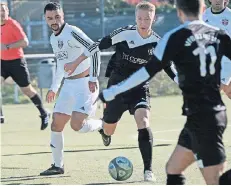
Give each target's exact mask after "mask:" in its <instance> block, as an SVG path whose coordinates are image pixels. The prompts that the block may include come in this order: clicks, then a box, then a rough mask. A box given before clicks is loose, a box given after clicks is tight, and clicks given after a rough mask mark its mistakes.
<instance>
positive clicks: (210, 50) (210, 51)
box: [193, 46, 217, 77]
mask: <svg viewBox="0 0 231 186" xmlns="http://www.w3.org/2000/svg"><path fill="white" fill-rule="evenodd" d="M193 54H194V55H195V56H198V55H199V59H200V72H201V76H202V77H205V76H206V74H207V70H206V57H207V55H210V58H211V61H210V64H209V74H211V75H213V74H215V63H216V61H217V55H216V51H215V48H214V46H208V47H207V48H203V47H198V48H196V49H195V50H194V51H193Z"/></svg>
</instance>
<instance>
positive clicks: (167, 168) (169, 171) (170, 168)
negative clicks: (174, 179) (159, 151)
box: [165, 160, 184, 175]
mask: <svg viewBox="0 0 231 186" xmlns="http://www.w3.org/2000/svg"><path fill="white" fill-rule="evenodd" d="M165 172H166V174H171V175H175V174H183V173H184V171H183V170H177V169H176V166H174V163H172V162H171V161H170V160H169V161H168V162H167V163H166V165H165Z"/></svg>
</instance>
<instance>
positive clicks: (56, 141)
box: [40, 113, 70, 176]
mask: <svg viewBox="0 0 231 186" xmlns="http://www.w3.org/2000/svg"><path fill="white" fill-rule="evenodd" d="M69 120H70V115H67V114H63V113H54V114H53V121H52V123H51V141H50V147H51V151H52V159H53V163H52V165H51V167H50V168H48V169H47V170H45V171H43V172H41V173H40V175H41V176H49V175H56V174H64V161H63V158H64V155H63V148H64V136H63V129H64V127H65V125H66V123H67V122H68V121H69Z"/></svg>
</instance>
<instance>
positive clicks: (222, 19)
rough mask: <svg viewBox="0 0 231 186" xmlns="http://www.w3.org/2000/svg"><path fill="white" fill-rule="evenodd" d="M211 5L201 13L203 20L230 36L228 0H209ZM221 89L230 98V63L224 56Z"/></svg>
mask: <svg viewBox="0 0 231 186" xmlns="http://www.w3.org/2000/svg"><path fill="white" fill-rule="evenodd" d="M209 2H210V4H211V6H210V7H209V8H207V9H206V10H205V12H204V14H203V20H204V21H205V22H206V23H208V24H210V25H213V26H216V27H218V28H220V29H223V30H225V31H226V32H227V33H228V34H229V36H230V37H231V10H230V9H229V8H228V7H227V6H228V3H229V1H228V0H209ZM221 89H222V90H223V91H224V92H225V93H226V95H227V96H228V97H229V98H230V99H231V63H230V62H229V59H227V58H226V57H224V58H223V60H222V70H221Z"/></svg>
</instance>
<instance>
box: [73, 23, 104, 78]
mask: <svg viewBox="0 0 231 186" xmlns="http://www.w3.org/2000/svg"><path fill="white" fill-rule="evenodd" d="M71 34H72V36H73V37H74V38H75V40H74V41H75V42H76V43H75V45H77V46H78V45H81V46H82V47H84V53H86V52H87V51H88V48H89V47H90V46H91V45H92V44H94V42H93V41H92V40H91V39H90V38H89V37H88V36H87V35H86V34H85V33H84V32H83V31H82V30H81V29H79V28H78V27H76V26H72V31H71ZM90 58H91V65H90V81H92V82H96V81H97V77H98V76H99V73H100V63H101V61H100V52H98V51H95V52H94V53H93V54H92V56H91V57H90Z"/></svg>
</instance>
